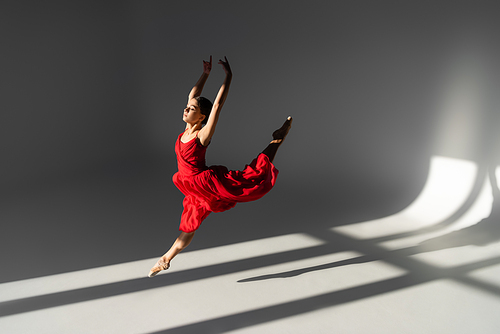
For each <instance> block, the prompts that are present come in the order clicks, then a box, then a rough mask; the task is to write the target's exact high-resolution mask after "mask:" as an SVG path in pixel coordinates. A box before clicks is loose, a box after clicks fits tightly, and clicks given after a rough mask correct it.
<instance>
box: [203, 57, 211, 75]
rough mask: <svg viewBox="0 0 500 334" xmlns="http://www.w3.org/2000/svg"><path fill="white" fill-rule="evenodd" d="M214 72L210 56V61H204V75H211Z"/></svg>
mask: <svg viewBox="0 0 500 334" xmlns="http://www.w3.org/2000/svg"><path fill="white" fill-rule="evenodd" d="M211 70H212V56H210V61H205V60H204V61H203V73H206V74H210V71H211Z"/></svg>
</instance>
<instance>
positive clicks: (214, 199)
mask: <svg viewBox="0 0 500 334" xmlns="http://www.w3.org/2000/svg"><path fill="white" fill-rule="evenodd" d="M219 64H221V65H222V68H223V69H224V71H225V73H226V78H225V79H224V83H223V84H222V86H221V88H220V89H219V92H218V94H217V97H216V98H215V101H214V103H213V105H212V103H211V102H210V101H209V100H208V99H206V98H204V97H201V96H200V94H201V91H202V90H203V86H204V85H205V82H206V80H207V78H208V75H209V74H210V71H211V69H212V56H210V61H203V73H202V75H201V77H200V79H199V80H198V82H197V83H196V85H195V86H194V87H193V89H192V90H191V92H190V93H189V97H188V104H187V106H186V108H185V109H184V115H183V120H184V122H186V129H185V131H184V132H183V133H181V134H180V135H179V137H178V138H177V142H176V143H175V153H176V155H177V165H178V168H179V171H178V172H177V173H175V174H174V176H173V181H174V184H175V185H176V186H177V188H179V190H180V191H181V192H182V193H183V194H184V196H185V197H184V201H183V206H184V210H183V212H182V216H181V224H180V227H179V230H180V231H181V234H180V235H179V237H178V238H177V240H176V241H175V242H174V244H173V245H172V247H171V248H170V249H169V251H168V252H166V253H165V254H164V255H163V256H162V257H161V258H160V259H159V260H158V262H157V263H156V264H155V265H154V266H153V268H151V271H150V272H149V275H148V276H149V277H153V276H155V275H156V274H158V273H159V272H160V271H162V270H166V269H168V268H169V267H170V261H171V260H172V259H173V258H174V257H175V256H176V255H177V254H179V253H180V252H181V251H182V250H183V249H184V248H186V247H187V246H188V245H189V243H190V242H191V240H192V239H193V236H194V233H195V231H196V230H197V229H198V227H199V226H200V224H201V222H202V221H203V220H204V219H205V218H206V217H207V216H208V215H209V214H210V213H211V212H222V211H226V210H229V209H230V208H232V207H234V206H235V205H236V203H238V202H249V201H254V200H257V199H259V198H261V197H262V196H264V195H265V194H266V193H268V192H269V191H270V190H271V189H272V187H273V186H274V184H275V182H276V177H277V176H278V170H277V169H276V168H275V167H274V165H273V160H274V156H275V155H276V152H277V150H278V147H279V146H280V145H281V143H282V142H283V140H284V139H285V137H286V135H287V134H288V131H289V130H290V127H291V125H292V118H291V117H288V119H287V120H286V121H285V123H284V124H283V126H282V127H281V128H279V129H278V130H276V131H274V133H273V140H272V141H271V142H270V143H269V145H268V146H267V147H266V149H265V150H264V151H263V152H262V153H261V154H259V155H258V156H257V158H255V159H254V160H253V161H252V162H251V163H250V164H249V165H247V166H245V168H244V169H243V170H242V171H230V170H228V169H227V168H226V167H224V166H210V167H207V166H206V165H205V152H206V149H207V146H208V144H210V140H211V139H212V136H213V134H214V132H215V127H216V125H217V121H218V119H219V114H220V111H221V109H222V106H223V105H224V102H225V100H226V97H227V94H228V91H229V86H230V84H231V79H232V76H233V74H232V72H231V67H230V66H229V62H228V61H227V58H224V60H219Z"/></svg>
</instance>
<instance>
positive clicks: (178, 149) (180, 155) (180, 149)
mask: <svg viewBox="0 0 500 334" xmlns="http://www.w3.org/2000/svg"><path fill="white" fill-rule="evenodd" d="M181 137H182V133H181V134H180V135H179V137H178V138H177V141H176V143H175V153H176V155H177V165H178V168H179V171H178V172H177V173H175V174H174V176H173V178H172V179H173V181H174V184H175V185H176V187H177V188H179V190H180V191H181V192H182V193H183V194H184V196H185V197H184V201H183V203H182V204H183V206H184V211H183V212H182V216H181V224H180V226H179V230H181V231H184V232H186V233H190V232H194V231H195V230H197V229H198V227H200V224H201V222H202V221H203V220H204V219H205V218H207V216H208V215H209V214H210V212H222V211H226V210H229V209H231V208H232V207H234V206H235V205H236V203H237V202H249V201H254V200H257V199H259V198H261V197H262V196H264V195H265V194H267V193H268V192H269V191H270V190H271V189H272V187H273V186H274V184H275V183H276V178H277V176H278V170H277V169H276V167H274V165H273V164H272V163H271V161H270V160H269V158H268V156H267V155H265V154H262V153H261V154H259V155H258V156H257V158H255V159H254V160H253V161H252V162H251V163H250V165H246V166H245V168H244V169H243V170H242V171H238V170H235V171H233V170H231V171H230V170H228V169H227V168H226V167H224V166H210V167H207V166H206V164H205V152H206V150H207V147H206V146H203V145H201V143H200V142H199V140H198V138H193V139H192V140H190V141H188V142H187V143H183V142H182V141H181Z"/></svg>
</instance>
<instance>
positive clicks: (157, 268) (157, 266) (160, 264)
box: [148, 259, 170, 277]
mask: <svg viewBox="0 0 500 334" xmlns="http://www.w3.org/2000/svg"><path fill="white" fill-rule="evenodd" d="M168 268H170V262H164V261H162V260H161V259H159V260H158V262H156V264H155V265H154V266H153V268H151V270H150V271H149V274H148V277H155V276H156V275H158V273H159V272H160V271H162V270H167V269H168Z"/></svg>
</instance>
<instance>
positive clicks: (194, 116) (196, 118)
mask: <svg viewBox="0 0 500 334" xmlns="http://www.w3.org/2000/svg"><path fill="white" fill-rule="evenodd" d="M204 118H205V115H203V114H202V113H201V110H200V107H199V106H198V101H196V100H195V99H191V100H189V101H188V104H187V106H186V108H184V115H183V117H182V119H183V121H184V122H186V123H190V124H195V123H198V122H201V121H202V120H203V119H204Z"/></svg>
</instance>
